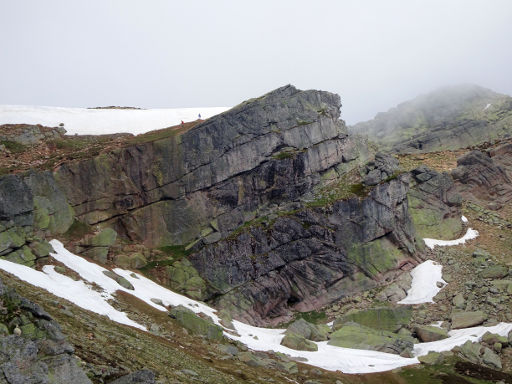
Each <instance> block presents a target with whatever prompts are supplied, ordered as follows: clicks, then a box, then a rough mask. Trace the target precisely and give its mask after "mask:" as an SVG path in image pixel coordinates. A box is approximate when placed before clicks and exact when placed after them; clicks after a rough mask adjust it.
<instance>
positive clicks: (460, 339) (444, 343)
mask: <svg viewBox="0 0 512 384" xmlns="http://www.w3.org/2000/svg"><path fill="white" fill-rule="evenodd" d="M510 331H512V324H510V323H499V324H498V325H495V326H492V327H473V328H465V329H456V330H453V331H450V332H448V334H449V335H450V337H449V338H447V339H443V340H438V341H432V342H430V343H420V344H415V345H414V355H415V356H422V355H426V354H427V353H428V352H430V351H432V352H443V351H450V350H451V349H453V348H454V347H456V346H458V345H462V344H464V343H465V342H466V341H468V340H470V341H473V342H478V341H480V339H481V338H482V336H483V335H484V334H485V333H486V332H491V333H496V334H498V335H501V336H507V335H508V333H509V332H510Z"/></svg>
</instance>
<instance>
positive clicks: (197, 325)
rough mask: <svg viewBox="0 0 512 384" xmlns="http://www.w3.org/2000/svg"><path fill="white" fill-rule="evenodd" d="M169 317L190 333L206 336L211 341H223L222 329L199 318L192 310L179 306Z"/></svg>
mask: <svg viewBox="0 0 512 384" xmlns="http://www.w3.org/2000/svg"><path fill="white" fill-rule="evenodd" d="M169 316H171V317H172V318H173V319H176V321H177V322H178V323H179V324H180V325H181V326H182V327H183V328H185V329H187V330H189V331H190V332H192V333H194V334H196V335H200V336H204V337H206V338H207V339H209V340H217V341H220V340H222V338H223V336H222V333H223V331H222V328H221V327H219V326H218V325H216V324H213V323H212V322H211V320H206V319H203V318H201V317H199V316H197V315H196V314H195V313H194V312H192V311H191V310H190V309H188V308H186V307H184V306H182V305H178V306H177V307H174V308H173V309H172V310H171V311H170V313H169Z"/></svg>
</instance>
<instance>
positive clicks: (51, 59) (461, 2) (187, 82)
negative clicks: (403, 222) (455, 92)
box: [0, 0, 512, 123]
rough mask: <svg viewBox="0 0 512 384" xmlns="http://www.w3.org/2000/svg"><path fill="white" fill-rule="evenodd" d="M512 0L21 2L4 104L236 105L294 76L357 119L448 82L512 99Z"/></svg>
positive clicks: (3, 39)
mask: <svg viewBox="0 0 512 384" xmlns="http://www.w3.org/2000/svg"><path fill="white" fill-rule="evenodd" d="M510 20H512V2H511V1H509V0H493V1H485V0H451V1H446V0H444V1H441V0H430V1H421V0H413V1H411V0H402V1H398V0H387V1H379V0H373V1H370V0H366V1H348V0H347V1H334V0H333V1H327V0H323V1H316V2H311V1H302V0H300V1H299V0H280V1H270V0H260V1H258V2H246V1H235V0H231V1H228V0H216V1H206V0H204V1H200V0H195V1H167V0H152V1H134V0H117V1H114V0H110V1H104V0H89V1H83V2H78V1H66V0H46V1H39V0H31V1H29V0H19V1H3V2H2V4H1V5H0V52H1V54H2V60H0V104H32V105H56V106H83V107H90V106H99V105H130V106H140V107H162V108H163V107H168V108H170V107H196V106H200V107H203V106H229V105H235V104H238V103H239V102H240V101H242V100H244V99H247V98H250V97H254V96H258V95H260V94H262V93H265V92H267V91H269V90H271V89H274V88H276V87H278V86H281V85H284V84H287V83H292V84H294V85H296V86H297V87H299V88H303V89H308V88H317V89H324V90H329V91H333V92H336V93H339V94H340V95H341V97H342V102H343V105H344V106H343V113H342V116H343V117H344V118H345V119H346V120H347V122H348V123H355V122H357V121H360V120H366V119H369V118H371V117H373V116H374V115H375V114H376V113H377V112H379V111H384V110H387V109H388V108H390V107H392V106H394V105H396V104H398V103H399V102H402V101H404V100H406V99H409V98H412V97H414V96H416V95H418V94H420V93H424V92H427V91H430V90H432V89H434V88H437V87H439V86H441V85H444V84H456V83H476V84H479V85H482V86H484V87H488V88H491V89H493V90H495V91H497V92H501V93H507V94H512V76H511V74H512V73H511V72H512V51H511V50H510V36H512V23H510Z"/></svg>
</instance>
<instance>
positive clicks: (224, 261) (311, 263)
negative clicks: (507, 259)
mask: <svg viewBox="0 0 512 384" xmlns="http://www.w3.org/2000/svg"><path fill="white" fill-rule="evenodd" d="M340 106H341V103H340V99H339V96H337V95H334V94H331V93H328V92H321V91H300V90H297V89H296V88H294V87H292V86H285V87H282V88H279V89H277V90H275V91H273V92H270V93H268V94H266V95H264V96H262V97H260V98H257V99H252V100H249V101H247V102H244V103H242V104H240V105H239V106H237V107H234V108H233V109H231V110H230V111H227V112H225V113H223V114H220V115H218V116H215V117H213V118H211V119H209V120H207V121H205V122H203V123H200V124H198V125H196V126H194V127H193V128H191V129H189V130H187V129H188V128H187V129H180V130H179V131H173V130H170V131H165V130H164V131H162V132H157V133H156V134H154V135H153V136H151V139H149V140H143V139H137V140H131V141H130V142H129V143H130V144H129V145H127V146H122V147H119V148H117V149H113V150H110V151H108V152H105V153H102V154H100V155H98V156H93V157H91V158H86V159H83V160H79V161H71V162H64V163H62V164H61V165H60V166H59V167H57V168H56V169H54V170H53V171H31V172H29V173H28V174H19V175H18V174H17V175H7V176H3V177H0V224H2V225H4V227H1V228H0V229H4V231H3V232H1V233H0V236H4V240H5V241H4V242H3V250H2V251H1V252H2V254H3V255H4V257H6V258H9V259H10V260H14V261H18V262H24V263H25V264H29V265H32V264H33V263H34V261H35V260H36V259H37V258H38V257H44V256H46V255H47V254H48V252H49V251H50V250H51V248H50V247H46V248H45V247H44V245H45V244H46V245H47V243H44V239H45V238H47V237H50V236H61V235H62V234H65V236H64V237H71V238H73V246H74V247H73V250H74V251H75V252H79V253H82V254H83V255H85V256H89V257H92V258H94V259H96V260H97V261H100V262H102V263H108V262H109V261H111V260H113V259H114V256H115V259H120V260H121V259H122V257H118V256H117V255H113V254H112V253H113V252H114V253H122V252H123V250H124V248H122V249H121V248H119V247H118V248H115V247H116V245H115V244H120V243H121V242H125V243H126V242H128V243H142V244H143V245H145V246H146V247H148V248H153V249H154V248H156V247H165V246H169V247H171V248H172V247H174V248H176V247H181V248H180V250H181V252H182V254H183V255H185V254H186V255H187V256H188V260H187V261H185V260H184V261H178V260H174V261H173V262H172V263H171V264H172V265H170V266H169V269H168V270H167V273H169V274H171V275H172V276H170V278H169V281H170V282H171V283H172V284H173V286H174V285H176V286H181V287H182V288H181V289H182V290H183V292H187V293H189V294H190V293H192V294H194V296H195V297H196V298H202V299H207V300H211V301H215V302H216V303H217V304H219V305H221V306H223V307H226V308H228V309H230V308H231V307H236V308H238V309H239V311H240V312H242V313H239V315H240V316H242V315H243V316H245V317H246V318H247V319H250V320H249V321H250V322H252V323H264V322H265V321H266V320H263V319H266V318H273V319H275V321H278V320H280V319H283V316H284V318H286V316H288V315H289V313H290V310H310V309H314V308H316V307H317V306H319V305H323V304H326V303H329V302H331V301H333V300H336V299H338V298H340V297H343V296H346V295H349V294H351V293H352V292H358V291H360V290H362V289H366V288H368V287H371V286H374V285H375V284H376V281H379V280H382V279H383V278H384V277H385V276H387V275H388V274H389V273H393V271H399V270H400V269H401V268H407V266H409V267H410V266H411V265H412V264H414V263H415V260H414V259H412V258H411V255H412V254H413V253H414V251H415V247H416V245H415V235H414V228H413V226H412V222H411V220H410V217H409V214H408V207H407V192H408V187H409V179H408V176H407V175H403V176H400V177H397V178H393V179H392V180H388V181H385V180H379V181H380V182H381V184H378V185H375V186H374V187H373V188H372V190H371V191H368V193H369V194H368V196H363V194H362V195H361V196H360V197H354V198H352V199H348V200H342V201H338V202H334V203H333V204H324V206H321V205H322V204H317V203H315V204H309V203H308V202H309V201H311V199H315V193H316V192H315V191H317V189H318V188H319V187H321V186H323V187H326V186H327V185H328V184H329V183H330V182H332V181H333V180H334V181H335V180H338V179H340V177H341V176H343V175H346V174H347V172H349V171H350V170H351V169H353V168H355V167H356V166H357V165H359V164H362V163H365V162H366V160H367V159H366V157H367V155H368V151H365V150H364V143H363V142H361V141H359V140H354V139H352V138H351V137H350V136H348V134H347V131H346V128H345V126H344V123H343V122H342V121H341V120H339V115H340V110H339V109H340ZM355 187H357V185H355ZM355 190H357V188H356V189H355ZM365 193H366V192H365ZM14 196H16V197H15V198H14ZM308 199H309V200H308ZM105 228H106V229H105ZM87 232H89V233H91V234H90V235H87V234H86V233H87ZM40 243H42V244H43V246H41V244H40ZM0 245H1V244H0ZM125 248H126V247H125ZM174 248H173V249H174ZM113 249H114V250H115V251H112V250H113ZM135 254H137V252H135ZM138 255H139V256H137V260H142V262H141V264H142V265H145V262H144V259H145V256H146V255H147V254H144V255H140V253H139V254H138ZM132 256H133V255H132ZM133 258H134V257H131V256H130V257H125V259H127V260H128V262H130V263H131V260H132V259H133ZM180 266H181V267H180ZM185 269H186V276H185V273H184V271H185ZM194 269H195V270H196V271H197V274H195V273H194ZM174 275H176V276H174ZM182 275H183V276H182ZM180 276H181V277H182V278H181V277H180ZM178 277H180V278H178Z"/></svg>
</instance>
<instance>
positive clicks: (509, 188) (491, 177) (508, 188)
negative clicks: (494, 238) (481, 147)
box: [452, 145, 512, 209]
mask: <svg viewBox="0 0 512 384" xmlns="http://www.w3.org/2000/svg"><path fill="white" fill-rule="evenodd" d="M491 155H492V156H491ZM494 159H496V161H495V160H494ZM511 159H512V146H511V145H504V146H501V147H499V148H496V149H495V150H493V151H491V153H486V152H482V151H471V152H469V153H467V154H465V155H464V156H462V157H460V158H459V159H457V168H456V169H454V170H453V171H452V176H453V178H454V179H455V182H456V184H457V189H458V190H459V191H460V193H461V194H462V196H463V197H464V198H465V199H466V200H469V201H477V202H478V201H480V202H481V201H483V202H486V203H487V205H488V207H489V208H491V209H498V208H501V207H502V206H503V205H504V204H507V203H508V202H509V201H511V200H512V178H511V174H510V172H512V165H511V164H510V161H511ZM500 163H502V164H503V165H500ZM507 171H508V172H507Z"/></svg>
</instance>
